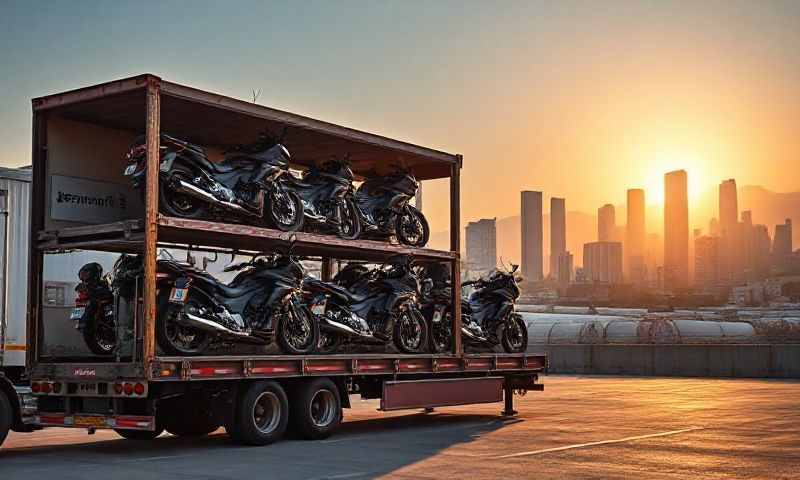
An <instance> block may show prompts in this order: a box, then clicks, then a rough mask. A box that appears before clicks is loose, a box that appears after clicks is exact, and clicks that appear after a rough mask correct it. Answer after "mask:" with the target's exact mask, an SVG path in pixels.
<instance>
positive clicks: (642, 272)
mask: <svg viewBox="0 0 800 480" xmlns="http://www.w3.org/2000/svg"><path fill="white" fill-rule="evenodd" d="M626 210H627V223H626V228H625V256H626V258H627V261H626V265H627V272H628V278H629V279H630V281H631V282H632V283H634V284H642V283H644V282H645V281H646V279H647V267H646V264H645V252H646V238H647V231H646V229H645V205H644V190H642V189H640V188H632V189H630V190H628V204H627V209H626Z"/></svg>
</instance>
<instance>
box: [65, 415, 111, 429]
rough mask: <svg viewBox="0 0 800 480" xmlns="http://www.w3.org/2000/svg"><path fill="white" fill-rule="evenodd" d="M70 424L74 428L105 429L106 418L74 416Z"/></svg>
mask: <svg viewBox="0 0 800 480" xmlns="http://www.w3.org/2000/svg"><path fill="white" fill-rule="evenodd" d="M72 424H73V425H74V426H76V427H106V426H108V425H107V424H106V417H95V416H75V417H73V418H72Z"/></svg>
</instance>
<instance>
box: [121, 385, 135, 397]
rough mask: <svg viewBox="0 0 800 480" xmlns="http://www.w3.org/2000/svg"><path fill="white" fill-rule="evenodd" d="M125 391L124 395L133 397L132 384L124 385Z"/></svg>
mask: <svg viewBox="0 0 800 480" xmlns="http://www.w3.org/2000/svg"><path fill="white" fill-rule="evenodd" d="M123 388H124V389H125V395H133V384H132V383H126V384H125V386H124V387H123Z"/></svg>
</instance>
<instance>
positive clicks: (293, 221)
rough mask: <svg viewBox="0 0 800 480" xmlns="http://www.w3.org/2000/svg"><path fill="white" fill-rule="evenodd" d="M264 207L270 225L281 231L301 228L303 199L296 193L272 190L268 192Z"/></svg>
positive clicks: (292, 230)
mask: <svg viewBox="0 0 800 480" xmlns="http://www.w3.org/2000/svg"><path fill="white" fill-rule="evenodd" d="M266 209H267V212H266V216H267V220H268V223H269V225H270V226H272V227H274V228H276V229H278V230H280V231H282V232H296V231H298V230H300V229H301V228H303V220H304V216H303V215H304V214H303V201H302V200H301V199H300V195H298V194H297V193H295V192H293V191H291V190H284V189H275V190H273V191H272V192H270V193H269V205H267V206H266Z"/></svg>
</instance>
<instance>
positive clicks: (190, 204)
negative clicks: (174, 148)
mask: <svg viewBox="0 0 800 480" xmlns="http://www.w3.org/2000/svg"><path fill="white" fill-rule="evenodd" d="M170 175H171V177H172V178H173V179H174V180H176V181H177V180H182V181H184V182H187V183H192V181H193V179H194V178H195V177H196V175H195V173H194V171H193V170H192V169H191V168H189V167H187V166H185V165H182V164H180V163H176V164H175V165H173V167H172V171H171V172H170ZM158 187H159V188H158V196H159V199H160V201H159V203H160V204H161V210H162V211H164V213H166V214H167V215H170V216H173V217H181V218H191V219H200V218H203V217H205V216H206V211H207V210H208V208H207V205H206V204H205V203H203V201H202V200H199V199H197V198H193V197H191V196H189V195H186V194H185V193H179V192H176V191H175V190H173V189H172V188H170V186H169V184H168V182H161V184H160V185H159V186H158Z"/></svg>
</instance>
